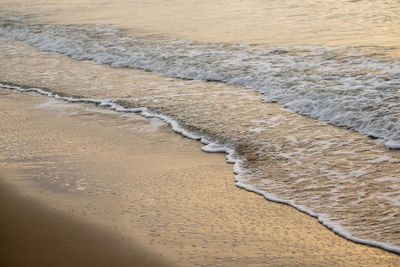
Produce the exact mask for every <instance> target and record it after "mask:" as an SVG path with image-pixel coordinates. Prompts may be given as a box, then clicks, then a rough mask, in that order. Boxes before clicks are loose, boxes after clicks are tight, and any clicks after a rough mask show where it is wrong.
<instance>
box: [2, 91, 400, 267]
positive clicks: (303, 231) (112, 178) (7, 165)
mask: <svg viewBox="0 0 400 267" xmlns="http://www.w3.org/2000/svg"><path fill="white" fill-rule="evenodd" d="M0 107H1V110H0V120H1V121H2V126H1V128H0V131H1V132H0V138H1V140H2V143H1V144H2V148H1V153H0V164H1V167H2V169H3V170H4V169H6V170H13V171H15V172H17V174H18V177H19V178H13V177H14V176H7V177H2V182H5V183H7V184H9V185H10V186H13V188H15V189H17V190H18V192H19V194H23V195H25V196H27V197H28V198H30V199H32V200H35V201H38V202H39V203H41V205H43V206H44V207H46V209H51V210H54V211H56V212H57V213H60V214H63V216H66V217H63V218H65V220H66V221H68V220H70V218H73V219H74V220H75V221H76V222H81V223H82V224H84V225H86V226H85V227H86V229H87V227H89V226H92V227H93V229H97V228H98V227H100V228H101V229H103V231H105V232H107V233H109V234H112V235H113V236H114V237H119V239H120V240H121V242H131V243H133V244H136V246H138V247H142V248H143V249H144V250H145V251H149V250H150V251H152V252H153V253H154V254H156V255H160V257H161V258H162V259H164V260H165V261H166V262H169V261H170V262H173V263H174V264H175V265H178V266H192V265H201V264H205V265H217V264H221V265H224V266H242V265H248V266H253V265H262V266H265V265H273V266H279V265H285V266H296V265H324V266H334V265H345V266H351V265H353V266H378V265H381V266H391V265H392V266H396V265H399V264H400V257H398V256H396V255H394V254H391V253H388V252H385V251H382V250H380V249H376V248H371V247H367V246H363V245H358V244H354V243H352V242H349V241H347V240H345V239H344V238H341V237H339V236H337V235H335V234H334V233H332V232H331V231H329V230H328V229H326V228H325V227H324V226H322V225H320V224H319V223H318V222H317V221H316V220H315V219H313V218H311V217H309V216H307V215H304V214H302V213H300V212H298V211H296V210H294V209H293V208H291V207H288V206H284V205H280V204H276V203H272V202H268V201H266V200H264V199H263V198H262V197H260V196H258V195H256V194H253V193H249V192H246V191H244V190H241V189H238V188H236V187H235V186H234V183H233V174H232V166H231V165H228V164H226V163H225V159H224V155H222V154H207V153H203V152H201V151H200V146H201V145H200V144H199V143H198V142H195V141H191V140H188V139H185V138H183V137H181V136H179V135H176V134H174V133H173V132H172V131H171V129H169V128H168V127H166V126H164V125H162V124H161V123H160V122H159V121H157V120H156V119H150V120H148V119H143V118H141V117H138V116H136V115H133V114H131V115H126V114H119V113H116V112H111V111H104V110H103V109H101V108H97V107H94V106H90V105H81V104H79V105H78V104H68V103H64V102H61V101H56V100H49V99H48V98H45V97H41V96H36V95H29V94H20V93H12V92H10V91H7V90H1V97H0ZM7 207H8V206H7V205H3V209H4V208H7ZM10 207H12V206H10ZM13 212H15V213H18V212H19V210H13ZM48 216H52V215H51V214H50V215H48ZM59 216H61V215H59ZM15 220H19V219H18V217H16V219H15ZM61 221H62V220H61ZM11 225H12V224H11V223H9V224H6V225H4V226H3V227H5V228H6V230H8V229H10V231H12V226H11ZM31 227H33V228H34V229H38V228H36V227H37V226H35V224H32V225H31ZM89 228H90V227H89ZM62 229H63V228H62V227H60V231H62ZM40 230H41V231H47V229H43V228H42V229H40ZM93 231H95V230H93ZM15 235H16V236H17V235H18V233H15ZM114 240H115V239H114ZM117 240H118V239H117ZM68 241H70V242H76V239H71V240H66V242H68ZM3 242H4V241H3ZM57 244H58V243H57V240H54V244H52V246H57ZM124 244H125V243H124ZM7 245H8V244H4V243H3V244H2V247H6V246H7ZM39 245H40V244H39ZM73 245H74V246H78V247H79V246H81V245H82V244H81V243H80V242H76V243H74V244H73ZM99 245H100V244H99ZM38 247H40V246H35V247H27V246H24V245H21V246H20V252H21V254H24V253H25V252H26V251H24V250H35V249H38ZM122 247H123V246H122ZM66 251H68V250H66ZM132 251H135V246H132ZM43 257H46V255H43ZM94 260H95V259H94Z"/></svg>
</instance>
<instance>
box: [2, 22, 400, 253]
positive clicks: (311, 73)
mask: <svg viewBox="0 0 400 267" xmlns="http://www.w3.org/2000/svg"><path fill="white" fill-rule="evenodd" d="M0 37H5V38H9V39H16V40H21V41H25V42H27V43H29V44H31V45H32V46H34V47H36V48H37V49H38V50H40V51H51V52H58V53H62V54H64V55H68V56H70V57H72V58H75V59H79V60H91V61H94V62H97V63H105V64H108V65H111V66H113V67H126V68H127V69H125V70H127V71H126V72H124V71H125V70H123V69H119V68H115V69H112V68H109V67H108V66H103V65H96V70H93V69H92V67H91V66H92V65H94V64H92V63H90V64H83V63H82V62H77V61H73V60H70V61H71V62H72V61H73V63H71V64H74V65H73V67H71V66H68V67H66V68H63V66H62V64H58V65H57V69H56V70H55V69H51V67H49V68H48V69H45V67H43V66H40V68H42V69H43V70H45V72H46V73H47V74H48V75H49V76H52V75H53V74H55V73H57V74H59V73H63V75H58V76H54V77H57V78H55V79H60V80H62V81H55V80H54V79H49V80H48V81H47V83H46V82H44V83H43V84H42V86H44V88H51V89H52V91H53V92H57V86H56V85H54V84H56V83H57V84H58V85H65V84H68V86H64V88H62V89H60V91H61V93H64V95H66V96H61V97H60V95H61V94H59V95H58V96H57V94H56V93H50V94H49V93H48V92H47V91H45V90H42V89H37V88H36V89H32V88H31V89H32V90H33V91H36V92H39V93H44V94H47V95H49V96H54V97H60V98H61V99H64V100H67V101H88V102H93V103H97V104H101V103H103V104H104V105H105V106H108V107H110V108H115V109H120V110H121V111H137V112H150V111H151V114H152V115H157V116H159V117H160V118H164V119H165V120H170V124H171V126H172V127H175V128H176V127H177V123H178V122H179V125H181V126H184V127H180V128H179V127H178V128H176V129H180V131H184V132H181V133H182V134H185V135H186V136H188V137H190V138H205V137H207V140H208V141H207V143H208V142H211V143H210V145H208V146H206V147H204V150H206V151H210V152H212V151H214V152H222V151H223V152H228V153H231V155H233V154H232V153H233V152H232V151H236V155H237V156H238V158H240V159H241V161H240V168H241V170H236V172H237V173H240V172H241V175H239V176H237V177H236V178H237V185H238V186H241V187H243V188H246V189H247V190H250V191H253V192H257V193H259V194H262V195H264V196H265V197H266V198H268V199H271V200H275V201H279V202H282V203H286V204H289V205H291V206H294V207H296V208H297V209H299V210H302V211H304V212H307V213H308V214H310V215H312V216H315V217H318V219H319V220H320V221H321V222H322V223H323V224H325V225H326V226H327V227H329V228H331V229H333V230H334V231H335V232H337V233H339V234H341V235H342V236H345V237H347V238H349V239H351V240H353V241H357V242H362V243H366V244H370V245H374V246H378V247H382V248H385V249H387V250H390V251H394V252H397V253H399V252H400V250H399V247H400V241H399V240H400V224H399V217H400V213H399V209H398V207H399V205H400V187H399V185H398V182H399V179H400V178H399V166H400V155H399V153H398V152H399V151H397V150H388V149H386V148H385V147H384V146H383V145H382V142H383V141H382V140H381V139H383V140H385V142H386V145H387V146H388V147H391V148H399V142H400V141H399V140H400V139H399V135H400V131H399V118H400V117H399V115H400V114H399V111H400V104H399V101H398V100H399V88H400V74H399V72H398V68H397V66H398V61H397V60H395V59H391V58H387V57H384V56H382V55H379V54H376V53H375V54H372V53H369V54H368V53H367V52H365V51H363V50H361V49H356V48H348V47H347V48H329V47H279V48H276V47H275V48H266V49H263V50H260V49H253V48H252V47H250V46H247V45H226V44H199V43H191V42H184V41H176V40H144V39H134V38H130V37H126V36H124V34H123V32H122V31H119V30H117V29H113V28H111V27H109V26H106V25H80V26H78V25H45V24H29V23H28V22H26V21H24V20H23V19H22V18H20V17H14V18H10V17H8V18H5V17H3V18H1V19H0ZM7 42H9V44H8V45H9V46H8V47H6V46H7V44H5V45H4V46H5V47H6V48H7V49H5V50H7V51H8V52H7V51H4V52H3V53H9V54H7V56H10V57H12V55H13V53H20V52H21V51H23V50H24V49H25V50H27V48H28V46H27V45H25V47H22V48H20V49H21V50H18V49H17V48H15V50H13V49H14V47H12V46H13V45H14V44H15V43H17V42H14V43H12V42H11V41H7ZM30 49H31V48H30ZM33 50H34V49H32V51H30V50H29V51H28V52H27V53H28V54H29V53H34V56H35V57H40V56H39V54H40V53H38V52H37V51H34V52H33ZM378 50H379V49H378ZM42 54H43V53H42ZM14 55H15V54H14ZM58 56H59V55H58ZM59 57H61V56H59ZM54 60H59V59H54ZM38 62H39V63H40V59H39V61H38ZM60 62H61V63H62V62H63V61H60ZM38 68H39V66H38ZM93 68H94V67H93ZM130 68H137V69H141V70H145V71H148V72H153V73H157V74H161V75H163V76H168V77H175V78H184V79H190V80H193V79H195V80H200V81H217V82H220V83H218V84H215V83H204V82H196V81H184V80H174V81H172V82H171V83H170V84H162V85H160V84H159V83H157V82H159V80H156V81H155V82H154V83H155V84H156V85H155V87H154V88H150V89H149V87H151V86H150V85H148V87H146V86H147V85H146V86H142V85H140V86H132V80H130V78H129V75H130V74H131V73H130V72H129V71H133V70H131V69H130ZM71 70H74V73H67V72H68V71H71ZM24 71H27V70H26V69H24ZM32 72H33V75H35V73H34V72H35V70H32ZM4 73H5V72H4ZM64 73H65V75H64ZM25 74H26V75H28V73H25ZM96 75H97V77H98V76H99V75H101V76H102V82H101V83H100V82H99V83H96V79H95V78H93V81H92V82H91V83H92V84H91V85H92V86H93V87H92V88H91V89H90V90H89V89H85V88H79V89H68V87H71V88H72V87H74V88H76V87H79V85H80V84H83V81H84V80H85V79H87V77H89V76H90V77H95V76H96ZM148 75H150V74H148ZM114 76H118V82H115V83H112V82H111V81H109V80H112V78H113V77H114ZM153 76H154V75H153ZM4 77H6V78H7V77H8V76H7V74H4ZM104 77H105V78H104ZM127 77H128V78H127ZM21 80H22V82H23V81H24V79H21ZM139 80H140V79H137V80H136V81H135V82H138V83H139V82H140V81H139ZM149 80H150V79H149ZM170 80H173V79H170ZM8 82H11V78H10V80H9V81H8ZM199 84H200V85H199ZM28 85H29V83H28ZM32 85H33V86H37V85H36V84H32ZM230 85H239V86H230ZM2 86H3V87H7V86H8V87H9V88H11V89H15V90H19V89H18V88H20V91H27V90H28V91H29V90H31V89H29V88H28V89H23V88H22V87H18V86H16V87H15V86H14V87H13V86H12V85H7V84H3V85H2ZM141 86H142V87H141ZM175 86H176V87H175ZM136 87H137V88H139V89H135V88H136ZM178 87H179V88H178ZM242 87H246V88H249V89H254V90H257V91H258V92H260V93H262V94H258V93H255V92H254V90H246V89H244V88H242ZM143 88H144V89H143ZM176 88H178V89H176ZM142 89H143V90H142ZM40 90H42V91H40ZM71 90H72V91H75V92H76V93H77V94H79V95H80V96H81V97H79V99H78V98H77V97H75V98H74V97H71V96H73V94H72V93H71ZM117 90H120V93H119V94H117V93H114V94H113V93H112V92H113V91H117ZM135 90H136V91H135ZM94 95H95V96H94ZM104 95H107V96H104ZM110 95H112V96H111V97H112V98H113V99H112V101H111V100H107V99H108V98H109V97H110ZM103 96H104V97H103ZM260 97H261V98H262V100H263V101H264V102H278V103H280V104H282V105H284V106H285V107H288V108H290V109H293V110H295V111H297V112H299V113H301V114H307V115H310V116H312V117H314V118H317V119H318V120H320V121H328V122H330V123H332V124H336V125H341V126H346V127H349V128H353V129H356V130H358V131H359V132H362V133H364V134H367V135H369V136H375V137H379V138H381V139H372V138H367V137H365V136H362V135H360V134H357V133H355V132H353V131H347V130H345V129H343V128H339V127H333V126H329V125H326V123H322V122H318V121H315V120H311V119H308V118H305V117H303V116H299V115H298V114H296V113H294V112H289V111H288V110H285V109H283V108H281V107H279V106H278V105H276V104H271V103H263V102H261V101H260ZM96 99H97V100H96ZM96 101H97V102H96ZM107 101H108V102H107ZM141 107H147V108H148V109H144V108H141ZM149 114H150V113H149ZM144 115H145V114H144ZM162 116H164V117H162ZM171 118H174V119H171ZM204 140H205V139H204ZM230 161H232V158H231V159H230ZM232 162H233V161H232ZM236 166H239V165H236ZM371 207H373V208H371ZM374 207H376V208H374Z"/></svg>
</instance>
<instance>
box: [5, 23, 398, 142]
mask: <svg viewBox="0 0 400 267" xmlns="http://www.w3.org/2000/svg"><path fill="white" fill-rule="evenodd" d="M93 33H95V34H93ZM0 37H3V38H10V39H16V40H21V41H25V42H27V43H29V44H31V45H32V46H34V47H36V48H38V49H39V50H40V51H50V52H58V53H62V54H64V55H67V56H70V57H72V58H74V59H79V60H92V61H94V62H97V63H102V64H109V65H111V66H112V67H130V68H137V69H142V70H145V71H149V72H153V73H157V74H160V75H163V76H166V77H174V78H184V79H191V80H203V81H218V82H223V83H228V84H234V85H239V86H243V87H246V88H248V89H252V90H257V91H258V92H260V93H262V94H264V97H263V100H264V101H268V102H271V101H272V102H277V103H279V104H281V105H284V106H285V107H286V108H288V109H290V110H293V111H295V112H298V113H300V114H303V115H307V116H310V117H313V118H315V119H317V120H320V121H326V122H329V123H331V124H334V125H338V126H345V127H348V128H351V129H354V130H356V131H358V132H360V133H363V134H365V135H369V136H373V137H378V138H382V139H384V140H385V141H386V143H385V145H386V146H387V147H388V148H391V149H400V116H399V112H398V106H399V103H398V99H399V97H400V74H399V71H398V69H399V65H400V64H399V62H398V61H397V60H394V59H390V58H386V59H385V58H374V57H372V56H368V55H367V54H365V53H364V52H361V50H357V49H356V48H351V49H350V48H347V47H335V48H333V47H324V46H297V47H271V48H268V49H266V50H264V51H256V50H254V51H253V50H251V49H247V48H243V49H242V48H241V47H240V46H232V47H229V46H228V45H222V44H198V43H193V42H187V41H177V40H162V41H158V40H144V39H134V38H128V37H124V36H123V35H122V33H121V32H120V31H119V30H117V29H113V28H110V27H109V26H105V25H92V26H87V25H83V26H78V25H39V24H36V25H35V24H28V23H27V22H26V21H25V20H24V18H23V17H16V16H14V17H4V16H3V17H1V16H0ZM276 51H280V52H279V53H276ZM77 101H78V100H77ZM275 119H276V120H275V121H271V122H270V123H279V120H280V118H279V117H277V118H275Z"/></svg>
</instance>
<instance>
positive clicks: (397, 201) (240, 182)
mask: <svg viewBox="0 0 400 267" xmlns="http://www.w3.org/2000/svg"><path fill="white" fill-rule="evenodd" d="M0 87H2V88H6V89H10V90H14V91H19V92H37V93H39V94H42V95H45V96H49V97H54V98H56V97H55V96H56V94H53V93H51V92H47V91H45V90H43V89H40V88H21V87H19V86H15V85H8V84H3V83H0ZM56 99H59V100H64V101H68V102H86V103H93V104H98V103H101V106H103V107H108V108H110V109H112V110H118V111H120V112H137V113H139V114H141V115H143V116H146V115H148V114H151V115H152V116H153V117H157V118H159V119H161V120H163V121H165V122H166V123H168V124H169V125H170V126H171V127H172V128H174V131H175V132H176V133H179V134H181V135H183V136H185V137H188V138H191V137H193V138H191V139H194V140H200V141H201V142H202V143H204V144H206V145H205V146H203V148H202V150H203V151H207V152H217V153H220V152H224V153H227V160H228V161H230V162H229V163H233V173H234V174H235V185H236V186H237V187H239V188H242V189H245V190H247V191H250V192H254V193H256V194H259V195H261V196H263V197H264V198H265V199H267V200H269V201H273V202H277V203H281V204H286V205H289V206H291V207H293V208H295V209H297V210H299V211H301V212H303V213H306V214H308V215H310V216H312V217H315V218H317V219H318V221H319V222H320V223H321V224H323V225H324V226H326V227H327V228H329V229H331V230H332V231H333V232H335V233H337V234H338V235H340V236H342V237H344V238H346V239H348V240H351V241H353V242H356V243H360V244H366V245H369V246H373V247H379V248H382V249H385V250H387V251H391V252H394V253H397V254H400V248H398V247H395V246H392V245H389V244H386V243H382V242H376V241H373V240H367V239H361V238H357V237H354V236H352V235H351V234H349V233H348V232H347V231H345V230H344V229H343V228H342V227H341V226H340V225H338V224H337V223H335V222H333V221H331V220H330V219H329V217H328V216H327V215H326V214H317V213H315V212H313V211H311V210H309V209H307V208H305V207H303V206H301V205H297V204H296V203H294V202H293V201H291V200H283V199H280V198H277V197H276V196H275V195H274V194H271V193H267V192H264V191H262V190H260V189H257V188H256V187H255V186H253V185H249V184H246V180H247V179H246V171H245V169H244V168H243V166H242V165H243V162H244V159H240V158H238V156H237V154H236V152H235V150H234V149H232V148H230V146H229V145H226V146H225V145H222V144H218V142H214V143H213V142H211V141H209V140H210V139H209V138H208V137H207V136H205V135H203V136H202V135H201V134H197V133H196V134H195V133H191V132H189V131H187V130H186V129H184V128H183V127H182V126H180V125H179V123H178V122H177V121H175V120H174V119H173V118H170V117H168V116H165V115H160V114H156V113H151V111H149V110H147V109H146V108H133V109H125V108H124V107H122V106H120V105H118V104H116V103H114V102H113V101H112V100H109V99H106V100H98V99H84V100H83V99H79V98H73V97H61V96H58V97H57V98H56ZM81 100H82V101H81ZM124 110H125V111H124ZM65 185H66V186H69V184H68V183H66V184H65ZM78 188H79V189H84V188H83V186H80V185H79V186H78V187H77V188H76V189H77V190H78ZM386 199H387V200H388V201H390V202H392V204H393V205H400V197H390V196H387V198H386Z"/></svg>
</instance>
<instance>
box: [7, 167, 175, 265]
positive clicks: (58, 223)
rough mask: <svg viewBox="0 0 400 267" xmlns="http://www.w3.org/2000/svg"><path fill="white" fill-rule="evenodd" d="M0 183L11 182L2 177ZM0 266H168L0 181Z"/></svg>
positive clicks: (103, 231) (143, 251)
mask: <svg viewBox="0 0 400 267" xmlns="http://www.w3.org/2000/svg"><path fill="white" fill-rule="evenodd" d="M0 174H1V176H2V177H1V179H2V180H4V179H11V178H12V177H10V176H11V175H10V176H9V177H4V176H5V173H4V171H3V173H0ZM0 211H1V219H0V239H1V247H0V265H1V266H43V267H44V266H66V267H67V266H168V264H167V263H165V261H162V260H161V259H160V258H159V256H158V255H155V254H154V253H153V252H152V251H149V250H146V249H143V248H142V247H139V246H137V245H136V244H134V243H132V242H127V241H126V240H124V239H122V238H121V237H120V236H116V235H115V234H113V233H112V232H110V231H107V230H105V229H103V228H101V227H94V226H93V225H90V224H88V223H86V222H84V221H82V220H77V219H74V218H71V217H69V216H66V215H64V214H62V213H60V212H55V211H53V210H51V208H49V207H46V206H44V205H42V204H40V203H37V201H35V200H33V199H31V198H27V197H24V196H21V195H20V192H17V191H16V189H15V188H13V187H10V186H7V185H5V184H4V183H0Z"/></svg>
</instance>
